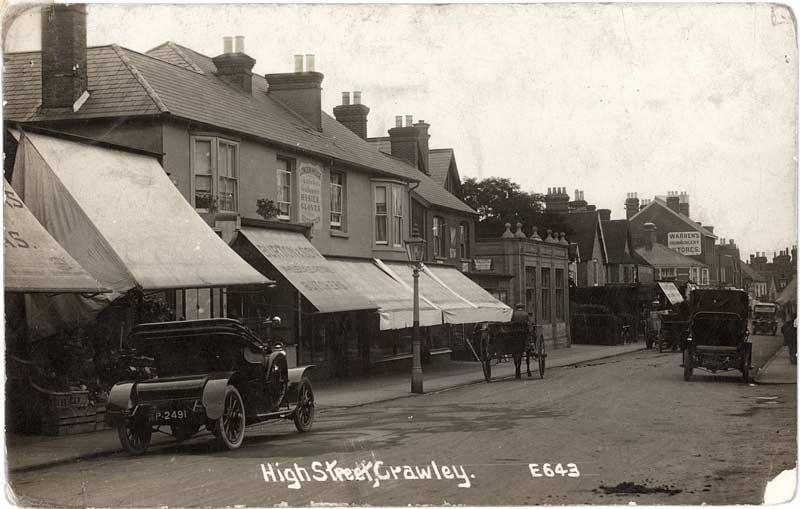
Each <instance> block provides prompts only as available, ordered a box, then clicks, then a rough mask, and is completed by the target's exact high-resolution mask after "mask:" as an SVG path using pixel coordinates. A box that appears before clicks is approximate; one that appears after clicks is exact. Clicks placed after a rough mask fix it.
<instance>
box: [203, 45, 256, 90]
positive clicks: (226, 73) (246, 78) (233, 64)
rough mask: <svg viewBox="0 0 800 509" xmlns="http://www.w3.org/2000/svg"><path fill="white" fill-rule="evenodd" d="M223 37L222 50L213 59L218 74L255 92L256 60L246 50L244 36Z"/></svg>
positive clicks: (236, 85)
mask: <svg viewBox="0 0 800 509" xmlns="http://www.w3.org/2000/svg"><path fill="white" fill-rule="evenodd" d="M233 41H234V38H233V37H223V38H222V51H223V53H222V54H221V55H218V56H216V57H214V58H212V59H211V60H212V61H213V62H214V66H215V67H216V68H217V76H219V77H220V78H222V79H223V80H225V81H226V82H227V83H230V84H231V85H233V86H234V87H236V88H238V89H239V90H241V91H243V92H246V93H248V94H251V93H252V92H253V72H252V71H253V66H254V65H256V61H255V59H254V58H253V57H251V56H249V55H247V54H245V52H244V37H243V36H241V35H237V36H236V38H235V44H234V42H233ZM231 50H232V51H231Z"/></svg>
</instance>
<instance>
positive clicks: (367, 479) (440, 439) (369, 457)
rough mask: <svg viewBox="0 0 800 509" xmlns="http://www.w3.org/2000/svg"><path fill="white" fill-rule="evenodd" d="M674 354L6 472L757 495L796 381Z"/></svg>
mask: <svg viewBox="0 0 800 509" xmlns="http://www.w3.org/2000/svg"><path fill="white" fill-rule="evenodd" d="M759 341H760V340H759V338H758V337H756V338H755V342H756V360H755V362H756V363H757V365H760V364H762V363H763V362H764V360H765V359H764V357H765V356H766V355H767V352H766V349H765V348H761V347H760V346H759ZM763 342H764V344H766V342H767V340H763ZM679 363H680V354H675V353H663V354H659V353H658V352H655V351H640V352H636V353H633V354H628V355H623V356H619V357H615V358H611V359H605V360H602V361H596V362H592V363H587V364H583V365H578V366H574V367H566V368H559V369H551V370H548V371H547V373H546V377H545V379H544V380H540V379H538V377H537V378H533V379H527V378H526V379H524V380H522V381H518V380H513V379H512V380H503V381H495V382H493V383H491V384H479V385H471V386H466V387H460V388H457V389H453V390H449V391H444V392H441V393H437V394H426V395H424V396H419V397H410V398H404V399H400V400H395V401H391V402H386V403H381V404H373V405H366V406H361V407H357V408H352V409H325V408H321V409H320V411H319V413H318V415H317V422H316V424H315V426H314V429H313V430H312V432H310V433H308V434H303V435H301V434H298V433H297V432H295V430H294V427H293V425H292V424H291V423H289V422H278V423H268V424H265V425H260V426H256V427H253V428H250V429H248V433H249V435H248V438H247V439H246V441H245V444H244V446H243V447H242V448H241V449H239V450H236V451H232V452H230V451H223V450H220V449H219V448H217V447H216V445H215V444H214V442H213V440H212V439H211V436H210V435H208V434H204V435H199V436H198V437H196V438H194V439H193V440H191V441H189V442H185V443H182V444H176V445H169V446H165V447H161V448H155V449H152V450H150V451H148V453H147V454H146V455H144V456H142V457H128V456H125V455H123V454H117V455H114V456H110V457H105V458H98V459H93V460H86V461H82V462H76V463H72V464H67V465H61V466H53V467H50V468H44V469H39V470H34V471H28V472H18V473H14V472H12V473H10V482H11V486H12V488H13V490H14V493H15V496H16V497H18V498H17V503H19V504H21V505H34V506H49V505H52V506H102V507H108V506H126V507H131V506H138V507H143V506H146V507H154V506H164V505H169V506H216V507H223V506H234V505H246V506H261V507H268V506H275V505H286V504H289V505H312V504H313V505H317V504H337V505H338V504H356V505H365V504H369V505H393V506H399V505H405V504H433V505H449V504H468V505H495V506H499V505H534V504H627V503H628V502H629V501H634V502H636V503H637V504H639V505H641V504H673V505H680V504H701V503H707V504H758V503H761V502H762V497H763V494H764V488H765V486H766V483H767V482H768V481H769V480H770V479H772V478H773V477H774V476H776V475H777V474H779V473H780V472H781V471H782V470H784V469H789V468H792V467H794V466H795V461H796V422H795V415H796V386H795V385H769V386H768V385H752V384H751V385H746V384H743V383H742V382H741V377H740V375H739V373H738V372H729V373H727V374H718V375H711V374H708V373H704V372H698V371H695V376H694V379H693V381H692V382H684V381H683V378H682V374H683V372H682V369H681V368H680V366H679ZM475 369H476V370H479V369H480V367H479V366H478V365H476V367H475ZM320 403H321V404H322V405H324V402H320ZM334 462H335V463H334ZM533 464H535V466H532V465H533ZM546 464H549V465H547V466H545V465H546ZM559 464H560V466H559ZM295 465H296V467H295ZM358 465H360V467H359V468H356V467H357V466H358ZM406 466H408V467H409V468H408V469H406V468H404V467H406ZM337 468H338V470H337ZM537 474H538V476H537ZM348 477H349V478H350V479H351V480H348ZM421 477H431V479H421ZM359 478H360V479H359Z"/></svg>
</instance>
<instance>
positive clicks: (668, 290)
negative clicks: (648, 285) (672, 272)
mask: <svg viewBox="0 0 800 509" xmlns="http://www.w3.org/2000/svg"><path fill="white" fill-rule="evenodd" d="M658 287H659V288H661V291H662V292H664V295H665V296H666V297H667V300H669V303H670V304H672V305H673V306H674V305H676V304H680V303H681V302H683V296H682V295H681V292H679V291H678V288H677V287H676V286H675V283H672V282H669V281H667V282H663V281H662V282H660V283H658Z"/></svg>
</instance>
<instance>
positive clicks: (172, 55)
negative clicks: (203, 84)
mask: <svg viewBox="0 0 800 509" xmlns="http://www.w3.org/2000/svg"><path fill="white" fill-rule="evenodd" d="M145 54H146V55H150V56H151V57H155V58H158V59H159V60H164V61H165V62H169V63H170V64H173V65H177V66H179V67H183V68H184V69H189V70H190V71H194V72H197V73H200V74H203V72H204V71H203V70H202V69H200V67H198V66H197V64H196V63H194V62H193V61H192V58H191V57H190V56H189V55H187V54H186V52H185V51H184V49H183V48H181V47H179V46H178V45H177V44H175V43H174V42H171V41H168V42H165V43H164V44H161V45H159V46H156V47H155V48H153V49H151V50H149V51H147V52H145Z"/></svg>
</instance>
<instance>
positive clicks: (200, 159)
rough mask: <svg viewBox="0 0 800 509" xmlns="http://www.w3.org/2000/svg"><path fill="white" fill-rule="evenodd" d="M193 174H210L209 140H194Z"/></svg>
mask: <svg viewBox="0 0 800 509" xmlns="http://www.w3.org/2000/svg"><path fill="white" fill-rule="evenodd" d="M194 174H195V175H211V141H210V140H195V142H194Z"/></svg>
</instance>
